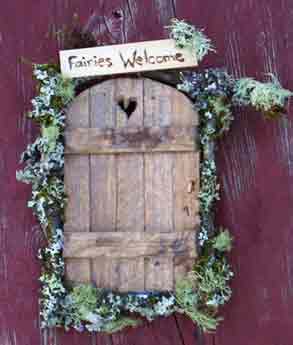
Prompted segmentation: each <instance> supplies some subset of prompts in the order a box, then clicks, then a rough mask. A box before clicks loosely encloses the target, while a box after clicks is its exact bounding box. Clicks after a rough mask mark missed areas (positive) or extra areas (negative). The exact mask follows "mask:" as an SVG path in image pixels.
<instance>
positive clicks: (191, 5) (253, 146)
mask: <svg viewBox="0 0 293 345" xmlns="http://www.w3.org/2000/svg"><path fill="white" fill-rule="evenodd" d="M74 13H78V14H79V16H80V21H81V23H82V24H83V25H88V26H89V28H90V29H91V30H93V31H94V32H95V34H96V37H97V39H101V40H103V41H104V42H109V43H120V42H131V41H137V40H148V39H159V38H163V37H165V36H166V32H165V31H164V26H165V25H167V24H168V23H169V19H170V18H171V17H174V16H177V17H178V18H185V19H187V20H189V21H191V22H192V23H194V24H195V25H196V26H198V27H203V28H206V33H207V34H208V35H209V36H210V37H211V38H212V39H213V40H214V42H215V44H216V46H217V52H218V53H217V54H215V55H213V56H210V57H208V58H207V59H206V60H205V63H204V65H206V66H223V65H224V66H227V68H228V69H229V71H230V72H231V73H234V74H235V75H236V76H243V75H249V76H255V77H258V78H262V76H263V74H264V73H268V72H273V73H275V74H277V75H278V76H279V78H280V80H281V81H282V83H283V84H284V85H285V86H286V87H290V88H291V89H293V63H292V61H293V25H292V23H293V1H292V0H225V1H224V0H222V1H215V0H192V1H190V0H107V1H106V0H104V1H102V0H95V1H94V0H83V1H81V0H70V1H69V0H63V1H60V0H48V1H45V0H39V1H34V0H25V1H20V0H10V1H2V3H1V11H0V76H1V79H0V100H1V110H0V119H1V122H0V193H1V194H0V345H17V344H18V345H40V344H44V345H45V344H46V345H53V344H54V345H69V344H70V345H80V344H83V345H108V344H109V345H110V344H111V345H118V344H119V345H120V344H121V345H122V344H125V345H126V344H127V345H140V344H148V345H151V344H159V345H165V344H166V345H172V344H174V345H178V344H180V343H182V344H185V345H191V344H203V343H204V341H203V339H202V338H201V337H200V336H199V334H198V332H197V331H196V328H195V327H193V325H192V324H191V323H190V322H189V321H187V320H185V319H184V318H183V317H181V316H180V317H177V318H175V317H170V318H168V319H162V320H158V321H157V322H155V323H153V324H150V325H145V326H144V327H141V328H139V329H136V330H130V331H127V332H123V333H120V334H117V335H114V336H112V337H110V336H100V335H99V336H94V335H89V334H83V335H79V334H76V333H73V332H71V333H64V332H61V331H58V332H55V331H51V332H41V331H40V330H39V318H38V303H37V296H38V287H39V285H38V281H37V279H38V276H39V263H38V261H37V260H36V253H37V249H38V247H39V246H40V242H41V239H42V236H41V233H40V230H39V228H38V226H37V224H36V222H35V220H34V219H33V217H32V215H31V212H30V210H28V209H27V208H26V201H27V199H28V197H29V193H30V188H29V187H27V186H24V185H22V184H20V183H17V182H16V180H15V170H16V169H17V167H18V159H19V156H20V153H21V152H22V151H23V149H24V148H25V146H26V144H27V143H28V142H30V141H31V140H32V139H33V138H34V137H35V135H36V133H37V132H36V128H34V127H33V126H32V124H31V123H30V121H28V120H27V119H26V118H25V116H24V112H25V110H27V109H29V107H30V104H29V100H30V98H31V97H32V95H33V83H32V82H31V76H30V69H29V68H28V67H27V66H25V65H23V64H21V63H20V57H25V58H27V59H28V60H31V61H34V62H39V63H42V62H47V61H49V59H56V56H57V55H56V54H57V51H58V47H57V45H56V44H55V43H54V41H53V40H51V39H49V38H48V37H47V32H48V31H49V30H50V29H52V28H53V29H55V30H56V29H60V28H61V27H62V25H63V24H68V23H70V21H71V19H72V17H73V14H74ZM235 118H236V121H235V123H234V125H233V127H232V130H231V133H230V134H229V136H228V137H227V138H225V139H224V140H223V141H222V142H221V145H220V150H219V152H218V163H219V167H220V175H221V182H222V186H223V188H222V200H221V202H219V208H218V220H219V222H220V223H222V224H225V225H226V226H228V227H229V228H230V229H231V230H232V232H233V234H234V237H235V240H236V243H235V249H234V252H233V254H232V262H233V266H234V269H235V271H236V278H235V280H234V282H233V289H234V297H233V300H232V303H231V304H229V306H227V307H226V308H225V311H224V316H225V322H224V323H223V324H222V325H221V327H220V328H219V330H218V332H217V333H216V334H215V335H213V336H209V337H206V338H205V343H206V344H213V345H235V344H237V345H247V344H251V345H291V344H293V327H292V325H293V212H292V205H293V137H292V135H293V122H292V116H291V115H288V117H285V118H283V119H282V120H280V121H265V120H264V119H263V118H262V117H261V116H260V115H259V114H257V113H252V112H242V113H236V114H235Z"/></svg>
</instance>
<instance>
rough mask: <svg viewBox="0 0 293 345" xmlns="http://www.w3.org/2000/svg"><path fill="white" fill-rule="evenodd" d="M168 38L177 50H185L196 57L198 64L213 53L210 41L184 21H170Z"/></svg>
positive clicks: (201, 32)
mask: <svg viewBox="0 0 293 345" xmlns="http://www.w3.org/2000/svg"><path fill="white" fill-rule="evenodd" d="M168 29H169V30H170V38H172V39H174V40H175V42H176V46H177V47H178V48H187V49H189V50H190V51H191V52H193V53H194V54H195V55H196V59H197V60H198V61H199V62H200V61H201V60H202V59H203V58H204V57H205V56H206V55H207V54H208V53H209V52H213V51H215V49H214V48H213V46H212V42H211V40H210V39H209V38H208V37H207V36H206V35H205V34H204V33H203V31H202V30H197V29H196V28H195V27H194V26H193V25H191V24H188V23H186V22H185V21H184V20H178V19H176V18H174V19H172V21H171V25H170V26H168Z"/></svg>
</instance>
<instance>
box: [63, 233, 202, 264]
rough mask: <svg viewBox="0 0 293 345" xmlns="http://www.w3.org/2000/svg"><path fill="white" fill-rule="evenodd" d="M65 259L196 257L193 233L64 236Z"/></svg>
mask: <svg viewBox="0 0 293 345" xmlns="http://www.w3.org/2000/svg"><path fill="white" fill-rule="evenodd" d="M63 255H64V257H65V258H98V257H107V258H139V257H144V256H145V257H148V256H156V255H160V256H171V257H173V256H175V257H176V256H184V257H189V258H195V257H196V250H195V233H194V232H192V231H184V232H183V231H181V232H178V233H160V232H159V233H157V232H151V233H149V232H133V231H131V232H111V233H109V232H92V233H83V232H81V233H75V232H72V233H65V247H64V253H63Z"/></svg>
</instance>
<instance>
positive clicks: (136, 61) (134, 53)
mask: <svg viewBox="0 0 293 345" xmlns="http://www.w3.org/2000/svg"><path fill="white" fill-rule="evenodd" d="M60 64H61V73H62V75H63V76H64V77H67V78H77V77H89V76H102V75H113V74H124V73H134V72H143V71H154V70H164V69H177V68H187V67H195V66H197V58H196V56H195V53H193V52H192V51H190V50H189V49H179V48H176V46H175V41H174V40H172V39H167V40H158V41H148V42H139V43H128V44H121V45H112V46H102V47H94V48H85V49H73V50H61V51H60Z"/></svg>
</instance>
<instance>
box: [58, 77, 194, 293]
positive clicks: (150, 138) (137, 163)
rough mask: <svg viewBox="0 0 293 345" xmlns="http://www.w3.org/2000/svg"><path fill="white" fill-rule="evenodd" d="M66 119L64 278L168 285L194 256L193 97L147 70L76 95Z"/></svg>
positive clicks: (119, 285) (120, 285)
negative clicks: (142, 75)
mask: <svg viewBox="0 0 293 345" xmlns="http://www.w3.org/2000/svg"><path fill="white" fill-rule="evenodd" d="M131 104H133V105H132V106H131ZM81 117H84V119H81ZM77 119H78V121H77ZM66 122H67V126H68V129H67V128H66V129H65V166H66V169H65V190H66V192H67V194H68V207H67V209H66V222H65V229H66V232H67V233H66V236H65V241H64V257H65V258H66V267H67V265H68V267H69V269H68V270H67V272H68V274H67V278H68V279H70V280H73V279H72V278H73V277H74V278H75V280H76V281H78V282H80V281H83V280H84V281H86V282H88V281H89V280H91V281H93V282H95V283H96V284H98V286H99V287H104V288H107V289H108V288H112V289H115V290H120V291H125V290H131V291H135V290H136V289H139V290H140V291H142V290H144V289H148V290H163V291H166V290H174V288H175V284H176V281H177V280H178V279H179V278H181V277H182V274H184V272H186V271H187V270H188V268H190V262H191V259H194V258H196V231H197V229H198V225H199V218H198V214H199V203H198V192H199V178H198V176H199V151H198V150H197V149H196V142H197V141H198V138H197V130H196V129H197V126H196V125H197V123H198V114H197V112H196V110H195V109H194V107H193V104H192V103H191V101H190V100H189V99H188V98H187V97H186V96H185V95H183V94H182V93H180V92H178V91H177V90H176V89H175V88H172V87H170V86H167V85H164V84H161V83H158V82H155V81H152V80H150V79H146V78H144V79H141V78H135V79H133V78H132V79H130V78H118V79H110V80H108V81H104V82H102V83H99V84H97V85H96V86H94V87H92V88H90V89H88V90H87V91H86V92H85V94H81V95H80V97H77V98H76V99H75V100H74V102H73V104H72V106H71V107H69V109H68V111H67V115H66ZM78 123H81V124H82V125H83V127H77V125H78ZM83 174H84V177H83ZM157 200H159V201H160V204H158V203H157ZM166 201H167V202H166ZM105 207H107V208H105ZM105 215H107V216H106V217H105ZM77 217H79V219H78V220H77ZM83 217H85V218H86V222H85V226H82V224H81V223H82V221H81V219H83ZM152 225H153V226H152ZM79 227H81V228H82V229H81V232H78V231H79V230H78V229H79ZM87 259H90V261H88V260H87ZM184 259H185V260H184ZM79 260H81V261H79ZM86 260H87V261H86ZM79 262H80V264H79ZM74 265H76V272H75V270H74ZM81 267H83V268H84V270H82V269H81Z"/></svg>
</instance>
